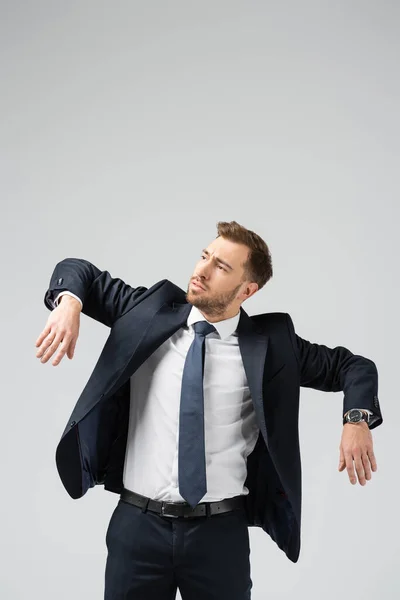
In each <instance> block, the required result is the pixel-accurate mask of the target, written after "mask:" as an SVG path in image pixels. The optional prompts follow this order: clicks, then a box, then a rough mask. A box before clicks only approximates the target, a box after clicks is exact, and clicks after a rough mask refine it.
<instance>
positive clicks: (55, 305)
mask: <svg viewBox="0 0 400 600" xmlns="http://www.w3.org/2000/svg"><path fill="white" fill-rule="evenodd" d="M65 294H67V295H68V296H72V297H73V298H76V299H77V300H79V302H80V303H81V308H83V302H82V300H81V299H80V298H79V297H78V296H76V295H75V294H73V293H72V292H67V291H64V292H60V293H59V294H58V296H57V298H55V300H54V303H53V304H54V308H57V306H58V303H59V299H60V298H61V296H64V295H65Z"/></svg>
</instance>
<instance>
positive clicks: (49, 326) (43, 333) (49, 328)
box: [35, 325, 51, 346]
mask: <svg viewBox="0 0 400 600" xmlns="http://www.w3.org/2000/svg"><path fill="white" fill-rule="evenodd" d="M50 331H51V325H46V327H45V328H44V329H43V331H42V333H41V334H40V335H39V337H38V339H37V340H36V342H35V346H40V344H41V343H42V342H43V340H44V338H45V337H46V336H47V335H49V333H50Z"/></svg>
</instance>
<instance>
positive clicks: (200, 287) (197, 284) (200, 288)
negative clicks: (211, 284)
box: [192, 281, 205, 291]
mask: <svg viewBox="0 0 400 600" xmlns="http://www.w3.org/2000/svg"><path fill="white" fill-rule="evenodd" d="M192 286H193V287H194V288H196V290H204V291H205V288H203V286H202V285H200V284H199V283H197V282H196V281H192Z"/></svg>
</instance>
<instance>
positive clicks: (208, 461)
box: [36, 221, 382, 600]
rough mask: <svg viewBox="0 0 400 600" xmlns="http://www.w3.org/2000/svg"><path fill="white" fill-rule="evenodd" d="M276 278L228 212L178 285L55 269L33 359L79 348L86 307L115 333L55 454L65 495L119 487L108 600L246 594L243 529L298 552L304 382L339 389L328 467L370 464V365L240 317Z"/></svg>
mask: <svg viewBox="0 0 400 600" xmlns="http://www.w3.org/2000/svg"><path fill="white" fill-rule="evenodd" d="M272 273H273V271H272V261H271V255H270V252H269V248H268V246H267V244H266V243H265V242H264V240H262V238H261V237H260V236H258V235H257V234H256V233H254V232H253V231H251V230H248V229H246V228H245V227H243V226H242V225H240V224H238V223H237V222H236V221H231V222H219V223H218V224H217V237H216V238H215V239H214V240H212V242H211V243H210V244H209V245H208V246H207V247H206V248H204V249H203V250H202V251H201V252H200V253H199V257H198V261H197V263H196V265H195V268H194V271H193V273H192V275H191V277H190V280H189V283H188V287H187V290H186V292H185V291H183V290H182V289H181V288H179V287H178V286H176V285H175V284H174V283H172V282H171V281H169V280H168V279H163V280H161V281H159V282H157V283H155V284H154V285H153V286H151V287H149V288H146V287H143V286H139V287H131V286H130V285H128V284H127V283H125V282H124V281H122V280H121V279H118V278H113V277H111V275H110V273H109V272H108V271H101V270H100V269H98V268H97V267H96V266H95V265H93V264H92V263H90V262H89V261H87V260H84V259H77V258H66V259H64V260H62V261H61V262H59V263H58V264H57V265H56V267H55V269H54V272H53V274H52V276H51V279H50V285H49V288H48V290H47V291H46V294H45V297H44V302H45V305H46V307H47V308H48V309H49V310H51V311H52V312H51V314H50V315H49V318H48V321H47V324H46V326H45V328H44V330H43V331H42V333H41V334H40V336H39V338H38V339H37V341H36V347H37V354H36V355H37V357H38V358H39V359H40V360H41V362H42V363H46V362H48V361H49V360H50V359H51V357H54V358H53V360H52V364H53V365H58V364H59V363H60V361H61V360H62V358H63V357H64V356H65V355H67V356H68V358H69V359H72V358H73V356H74V351H75V345H76V341H77V338H78V333H79V320H80V313H81V312H83V313H84V314H86V315H88V316H89V317H91V318H93V319H95V320H97V321H99V322H101V323H103V324H104V325H106V326H107V327H109V328H110V335H109V337H108V339H107V341H106V343H105V345H104V348H103V350H102V352H101V354H100V356H99V359H98V361H97V363H96V365H95V368H94V370H93V372H92V373H91V375H90V377H89V380H88V382H87V384H86V386H85V388H84V389H83V391H82V393H81V395H80V397H79V399H78V401H77V403H76V405H75V408H74V409H73V411H72V414H71V417H70V419H69V420H68V423H67V425H66V427H65V430H64V432H63V434H62V437H61V440H60V442H59V444H58V446H57V450H56V464H57V469H58V472H59V475H60V478H61V480H62V483H63V485H64V487H65V489H66V490H67V492H68V493H69V495H70V496H71V497H72V498H80V497H82V496H83V495H84V494H85V493H86V492H87V490H88V489H89V488H91V487H93V486H95V485H103V486H104V488H105V489H106V490H108V491H111V492H115V493H117V494H118V495H119V499H118V503H117V505H116V508H115V510H114V512H113V514H112V516H111V519H110V523H109V525H108V528H107V533H106V545H107V550H108V554H107V562H106V567H105V594H104V597H105V600H122V599H124V600H172V599H174V598H175V597H176V591H177V589H179V590H180V593H181V595H182V599H183V600H245V599H246V600H247V599H249V598H250V597H251V588H252V580H251V576H250V547H249V534H248V527H261V528H262V529H263V530H264V531H265V532H266V533H268V534H269V536H270V537H271V538H272V540H273V541H274V542H275V543H276V544H277V546H278V547H279V548H280V549H281V550H282V551H283V552H284V553H285V554H286V556H287V557H288V558H289V559H290V560H291V561H293V562H297V560H298V557H299V552H300V531H301V492H302V489H301V464H300V452H299V436H298V412H299V391H300V387H301V386H303V387H311V388H314V389H317V390H321V391H324V392H329V391H330V392H338V391H343V393H344V394H343V413H342V424H343V428H342V435H341V440H340V445H339V465H338V469H339V471H344V470H346V471H347V475H348V477H349V480H350V482H351V483H352V484H355V483H356V482H357V479H358V482H359V483H360V484H361V485H365V483H366V481H367V480H369V479H371V471H376V469H377V464H376V459H375V456H374V452H373V443H372V435H371V429H373V428H374V427H377V426H378V425H380V424H381V423H382V414H381V410H380V405H379V400H378V376H377V369H376V366H375V364H374V363H373V362H372V361H371V360H369V359H367V358H364V357H362V356H360V355H356V354H353V353H352V352H350V350H348V349H346V348H344V347H343V346H338V347H335V348H329V347H328V346H325V345H322V344H317V343H311V342H309V341H307V340H305V339H303V338H301V337H299V336H298V335H297V333H296V332H295V329H294V325H293V322H292V319H291V317H290V316H289V314H287V313H263V314H259V315H254V316H249V315H248V314H247V313H246V312H245V311H244V309H243V307H242V304H243V302H244V301H245V300H247V299H248V298H250V297H251V296H253V294H255V293H256V292H257V291H259V290H260V289H261V288H262V287H263V286H264V285H265V284H266V283H267V281H268V280H269V279H270V278H271V277H272ZM321 406H322V405H321ZM320 410H322V411H323V407H322V408H321V409H320ZM320 414H321V413H320Z"/></svg>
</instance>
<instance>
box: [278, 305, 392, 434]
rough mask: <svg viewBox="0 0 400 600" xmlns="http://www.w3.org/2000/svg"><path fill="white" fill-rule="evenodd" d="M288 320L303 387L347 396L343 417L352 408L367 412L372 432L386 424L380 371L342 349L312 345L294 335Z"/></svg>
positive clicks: (369, 362)
mask: <svg viewBox="0 0 400 600" xmlns="http://www.w3.org/2000/svg"><path fill="white" fill-rule="evenodd" d="M286 316H287V325H288V329H289V336H290V338H291V341H292V346H293V350H294V353H295V355H296V358H297V362H298V365H299V371H300V385H301V386H302V387H309V388H313V389H316V390H321V391H323V392H340V391H343V392H344V399H343V416H344V415H345V413H346V412H347V411H348V410H350V409H351V408H364V409H368V410H370V411H371V412H372V413H373V414H372V415H371V416H370V422H369V428H370V429H373V428H374V427H377V426H378V425H381V424H382V422H383V419H382V413H381V409H380V405H379V399H378V371H377V368H376V365H375V363H374V362H373V361H372V360H370V359H369V358H365V357H364V356H359V355H357V354H353V353H352V352H350V350H348V349H347V348H345V347H343V346H336V347H335V348H329V347H328V346H325V345H323V344H315V343H311V342H309V341H307V340H305V339H303V338H301V337H300V336H298V335H297V334H296V332H295V329H294V325H293V322H292V319H291V317H290V315H288V314H287V315H286Z"/></svg>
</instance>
